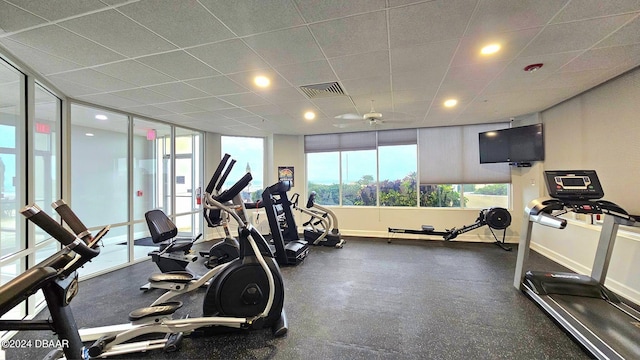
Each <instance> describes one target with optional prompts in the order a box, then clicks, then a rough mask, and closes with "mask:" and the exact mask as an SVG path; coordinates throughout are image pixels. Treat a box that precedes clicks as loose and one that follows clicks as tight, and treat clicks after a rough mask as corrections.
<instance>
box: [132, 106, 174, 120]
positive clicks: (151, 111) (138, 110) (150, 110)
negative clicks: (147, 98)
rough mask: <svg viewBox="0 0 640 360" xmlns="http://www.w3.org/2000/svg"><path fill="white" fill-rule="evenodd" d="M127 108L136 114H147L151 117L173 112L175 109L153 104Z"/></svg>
mask: <svg viewBox="0 0 640 360" xmlns="http://www.w3.org/2000/svg"><path fill="white" fill-rule="evenodd" d="M125 110H127V111H129V112H132V113H134V114H139V115H145V116H150V117H155V116H160V115H167V114H173V111H169V110H165V109H161V108H159V107H157V106H153V105H142V106H132V107H130V108H125Z"/></svg>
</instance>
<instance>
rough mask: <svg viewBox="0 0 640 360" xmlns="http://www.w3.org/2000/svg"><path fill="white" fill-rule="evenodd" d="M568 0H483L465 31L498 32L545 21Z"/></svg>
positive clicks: (525, 27) (541, 24)
mask: <svg viewBox="0 0 640 360" xmlns="http://www.w3.org/2000/svg"><path fill="white" fill-rule="evenodd" d="M568 2H569V1H568V0H518V1H513V0H481V1H480V2H479V4H478V8H477V10H476V12H475V13H474V16H473V18H472V19H471V21H470V22H469V28H468V29H467V31H466V34H473V35H477V34H495V33H503V32H509V31H513V30H521V29H529V28H537V27H541V26H543V25H545V24H546V23H547V22H549V20H551V18H553V16H555V15H556V14H557V13H558V11H560V10H561V9H562V8H563V7H564V6H565V4H567V3H568Z"/></svg>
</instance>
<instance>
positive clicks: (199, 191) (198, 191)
mask: <svg viewBox="0 0 640 360" xmlns="http://www.w3.org/2000/svg"><path fill="white" fill-rule="evenodd" d="M201 204H202V187H198V188H197V189H196V205H201Z"/></svg>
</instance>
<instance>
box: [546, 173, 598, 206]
mask: <svg viewBox="0 0 640 360" xmlns="http://www.w3.org/2000/svg"><path fill="white" fill-rule="evenodd" d="M544 175H545V181H546V183H547V190H548V191H549V196H551V197H552V198H556V199H562V200H587V199H600V198H602V197H603V196H604V191H603V190H602V185H600V180H598V175H597V174H596V172H595V170H557V171H545V172H544Z"/></svg>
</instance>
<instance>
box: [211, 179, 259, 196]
mask: <svg viewBox="0 0 640 360" xmlns="http://www.w3.org/2000/svg"><path fill="white" fill-rule="evenodd" d="M251 180H253V176H251V173H246V174H244V176H243V177H242V178H241V179H240V180H238V182H236V183H235V184H233V186H231V187H230V188H229V189H227V190H225V191H223V192H222V194H220V195H218V196H214V197H213V199H214V200H216V201H218V202H221V203H226V202H227V201H231V200H232V199H233V198H234V197H235V196H236V195H238V194H240V192H241V191H242V189H244V188H246V187H247V185H249V183H250V182H251Z"/></svg>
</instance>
